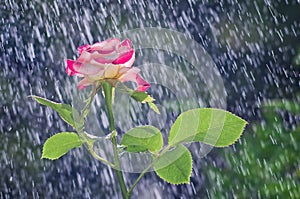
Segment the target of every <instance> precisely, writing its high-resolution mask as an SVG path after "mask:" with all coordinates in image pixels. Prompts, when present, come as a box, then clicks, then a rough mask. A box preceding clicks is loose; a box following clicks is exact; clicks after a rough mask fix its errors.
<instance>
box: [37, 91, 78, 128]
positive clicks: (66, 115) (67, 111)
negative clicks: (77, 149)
mask: <svg viewBox="0 0 300 199" xmlns="http://www.w3.org/2000/svg"><path fill="white" fill-rule="evenodd" d="M32 97H33V99H35V100H36V101H37V102H38V103H40V104H42V105H45V106H48V107H50V108H52V109H53V110H55V111H56V112H57V113H58V114H59V116H60V117H61V118H62V119H63V120H64V121H65V122H67V123H68V124H70V125H71V126H73V127H74V128H75V129H78V127H81V126H82V125H83V124H81V125H80V124H79V123H76V122H75V121H74V116H76V118H75V119H77V120H79V119H78V118H79V114H78V111H77V110H76V109H74V108H72V107H71V106H70V105H69V104H61V103H56V102H53V101H50V100H48V99H45V98H42V97H38V96H32ZM81 123H83V122H81Z"/></svg>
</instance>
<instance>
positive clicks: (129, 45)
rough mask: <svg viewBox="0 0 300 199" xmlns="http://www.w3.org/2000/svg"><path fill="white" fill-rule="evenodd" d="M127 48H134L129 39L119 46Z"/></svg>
mask: <svg viewBox="0 0 300 199" xmlns="http://www.w3.org/2000/svg"><path fill="white" fill-rule="evenodd" d="M121 46H126V47H127V48H128V49H131V48H132V44H131V41H130V40H129V39H125V40H124V41H122V43H120V44H119V47H121Z"/></svg>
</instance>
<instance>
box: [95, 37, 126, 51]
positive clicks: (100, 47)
mask: <svg viewBox="0 0 300 199" xmlns="http://www.w3.org/2000/svg"><path fill="white" fill-rule="evenodd" d="M119 43H120V39H118V38H111V39H108V40H105V41H102V42H98V43H95V44H94V45H92V46H91V49H92V51H98V52H99V53H101V54H107V53H111V52H112V51H114V50H115V48H116V46H117V45H118V44H119Z"/></svg>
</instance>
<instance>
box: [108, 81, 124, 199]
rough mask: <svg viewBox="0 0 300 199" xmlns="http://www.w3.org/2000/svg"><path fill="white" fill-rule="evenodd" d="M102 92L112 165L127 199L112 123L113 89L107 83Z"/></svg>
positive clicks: (113, 124)
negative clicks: (109, 137) (109, 134)
mask: <svg viewBox="0 0 300 199" xmlns="http://www.w3.org/2000/svg"><path fill="white" fill-rule="evenodd" d="M103 91H104V95H105V102H106V107H107V113H108V119H109V129H110V131H111V132H112V136H111V141H112V144H113V151H114V161H115V162H114V164H115V168H114V170H115V172H116V174H117V178H118V181H119V184H120V188H121V191H122V196H123V199H128V198H129V197H128V195H127V188H126V185H125V181H124V177H123V173H122V171H121V165H120V159H119V153H118V147H117V133H116V130H115V123H114V115H113V111H112V95H113V87H112V86H111V85H110V84H109V83H108V82H104V83H103Z"/></svg>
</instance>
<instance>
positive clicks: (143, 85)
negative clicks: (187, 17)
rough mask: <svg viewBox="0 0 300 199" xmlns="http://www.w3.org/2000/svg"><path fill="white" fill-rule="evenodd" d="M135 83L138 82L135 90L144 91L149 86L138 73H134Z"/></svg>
mask: <svg viewBox="0 0 300 199" xmlns="http://www.w3.org/2000/svg"><path fill="white" fill-rule="evenodd" d="M136 83H137V84H138V87H137V89H136V91H140V92H145V91H146V90H147V89H148V88H149V87H150V84H149V83H148V82H147V81H146V80H144V79H143V78H142V77H141V76H140V75H139V74H137V75H136Z"/></svg>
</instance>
